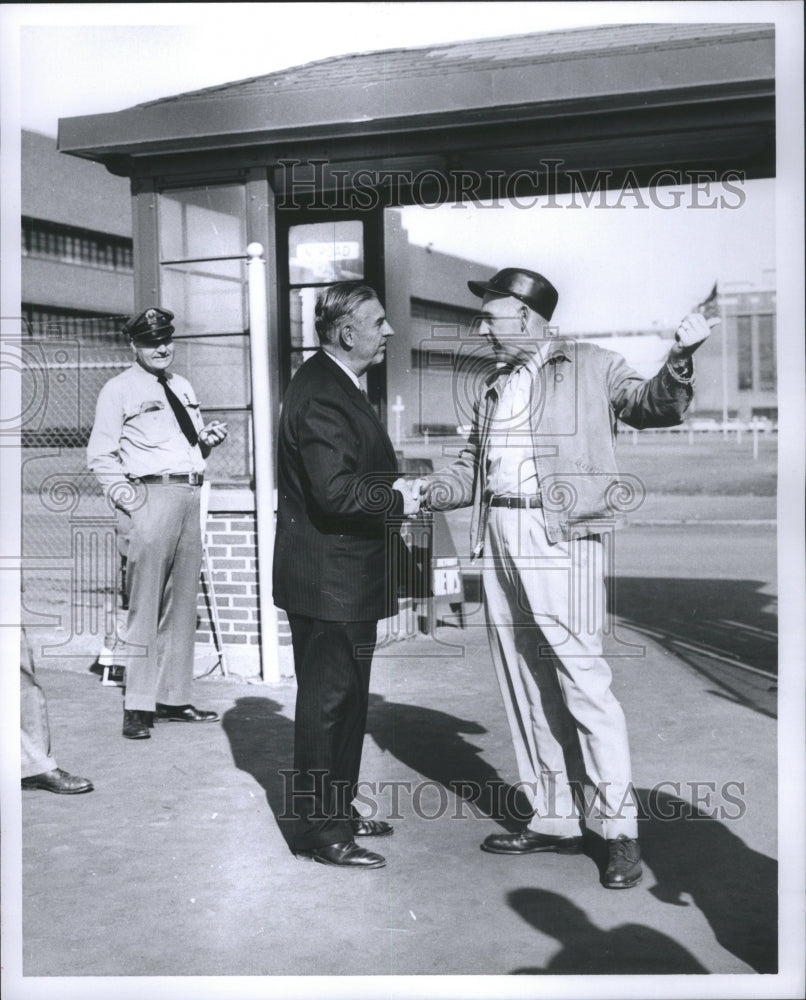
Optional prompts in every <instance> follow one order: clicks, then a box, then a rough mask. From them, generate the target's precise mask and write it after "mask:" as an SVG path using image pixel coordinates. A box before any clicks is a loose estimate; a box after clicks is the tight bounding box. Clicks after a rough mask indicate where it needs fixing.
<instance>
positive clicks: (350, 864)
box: [297, 840, 386, 868]
mask: <svg viewBox="0 0 806 1000" xmlns="http://www.w3.org/2000/svg"><path fill="white" fill-rule="evenodd" d="M297 857H298V858H303V859H304V860H305V861H318V862H319V864H320V865H336V866H337V867H338V868H383V866H384V865H385V864H386V858H384V857H382V856H381V855H380V854H375V853H374V852H373V851H365V850H364V848H363V847H359V846H358V844H356V842H355V841H354V840H345V841H344V842H343V843H341V844H326V845H325V846H323V847H314V848H312V849H311V850H309V851H297Z"/></svg>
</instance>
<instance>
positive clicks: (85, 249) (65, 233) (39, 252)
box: [22, 216, 133, 272]
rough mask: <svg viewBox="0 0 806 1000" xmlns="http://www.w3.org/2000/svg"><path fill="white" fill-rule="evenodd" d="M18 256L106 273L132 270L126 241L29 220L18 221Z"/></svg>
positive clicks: (54, 223)
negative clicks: (19, 237) (20, 222)
mask: <svg viewBox="0 0 806 1000" xmlns="http://www.w3.org/2000/svg"><path fill="white" fill-rule="evenodd" d="M22 255H23V257H39V258H44V259H48V260H55V261H59V262H60V263H62V264H81V265H84V266H85V267H99V268H103V269H104V270H107V271H126V272H130V271H132V270H133V254H132V241H131V239H129V238H128V237H126V236H114V235H112V234H111V233H100V232H95V231H94V230H91V229H80V228H78V227H77V226H64V225H61V223H58V222H46V221H45V220H43V219H33V218H31V217H30V216H23V218H22Z"/></svg>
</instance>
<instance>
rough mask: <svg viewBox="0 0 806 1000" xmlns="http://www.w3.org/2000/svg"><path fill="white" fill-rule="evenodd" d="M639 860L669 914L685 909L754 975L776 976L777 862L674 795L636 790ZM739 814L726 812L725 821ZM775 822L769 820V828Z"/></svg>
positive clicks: (735, 810) (736, 809) (721, 822)
mask: <svg viewBox="0 0 806 1000" xmlns="http://www.w3.org/2000/svg"><path fill="white" fill-rule="evenodd" d="M638 799H639V802H640V804H641V811H642V813H643V814H645V815H646V816H647V817H648V818H647V819H644V820H641V821H640V823H639V829H640V833H639V836H640V838H641V853H642V855H643V857H644V859H645V860H646V863H647V865H648V866H649V867H650V868H651V869H652V873H653V874H654V876H655V879H656V881H657V885H654V886H653V887H652V888H651V889H650V890H649V891H650V892H651V893H652V895H653V896H655V897H656V898H657V899H659V900H661V902H663V903H668V904H669V905H670V906H688V905H689V903H688V902H687V901H686V900H685V899H684V896H689V897H691V899H692V901H693V903H694V905H695V906H697V907H698V908H699V909H700V910H701V911H702V913H703V916H704V917H705V919H706V920H707V921H708V923H709V924H710V925H711V929H712V930H713V932H714V935H715V937H716V939H717V941H718V942H719V943H720V944H721V945H722V947H723V948H725V949H726V951H729V952H731V953H732V954H733V955H735V956H736V957H737V958H740V959H741V960H742V961H743V962H745V963H746V964H747V965H749V966H751V968H753V969H755V971H756V972H768V973H775V972H777V971H778V862H777V861H776V860H775V859H774V858H769V857H767V856H766V855H765V854H761V853H759V852H758V851H754V850H752V848H750V847H748V846H747V845H746V844H745V843H744V841H743V840H742V839H741V838H740V837H738V836H737V835H736V834H735V833H733V832H732V831H731V830H730V829H729V827H730V823H731V819H730V818H729V817H728V815H726V816H725V817H724V820H720V819H717V818H714V817H713V816H712V815H711V813H712V812H714V811H715V810H713V809H712V810H701V809H697V808H694V807H693V806H692V805H691V804H690V803H688V802H685V801H684V800H683V799H680V798H678V797H677V796H675V795H669V794H667V793H665V792H661V791H654V790H653V791H651V792H650V791H648V790H647V789H639V790H638ZM739 809H740V807H738V806H731V808H730V816H734V817H735V816H736V815H737V813H738V812H739ZM774 819H775V817H770V820H771V822H774Z"/></svg>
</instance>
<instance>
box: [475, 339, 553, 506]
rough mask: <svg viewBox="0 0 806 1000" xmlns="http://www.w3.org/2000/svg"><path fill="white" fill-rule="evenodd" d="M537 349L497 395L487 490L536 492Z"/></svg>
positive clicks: (507, 492) (514, 372)
mask: <svg viewBox="0 0 806 1000" xmlns="http://www.w3.org/2000/svg"><path fill="white" fill-rule="evenodd" d="M541 360H542V359H541V357H540V353H539V352H538V353H537V354H536V355H535V356H534V357H532V358H531V359H530V360H529V361H527V362H526V364H524V365H521V367H520V368H516V369H515V370H514V371H513V372H512V373H511V374H510V376H509V378H508V379H507V380H506V382H505V384H504V387H503V388H502V390H501V393H500V395H499V398H498V406H497V407H496V411H495V416H494V417H493V420H492V424H491V425H490V448H489V452H488V465H487V489H488V490H490V491H491V492H492V493H494V494H496V495H498V494H502V493H503V494H512V493H524V494H527V495H530V496H531V495H533V494H536V493H537V492H538V488H539V484H538V479H537V467H536V465H535V459H534V449H533V446H532V424H533V415H534V413H535V409H536V407H538V406H540V401H539V399H535V391H536V386H538V387H539V384H540V379H539V378H537V367H538V365H539V364H540V363H541Z"/></svg>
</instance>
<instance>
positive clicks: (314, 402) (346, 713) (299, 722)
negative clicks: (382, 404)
mask: <svg viewBox="0 0 806 1000" xmlns="http://www.w3.org/2000/svg"><path fill="white" fill-rule="evenodd" d="M316 332H317V335H318V337H319V341H320V343H321V345H322V347H321V350H320V351H318V352H317V353H316V354H315V355H314V356H313V357H311V358H309V359H308V361H306V362H305V364H304V365H303V366H302V368H300V370H299V371H298V372H297V374H296V375H295V376H294V378H293V379H292V381H291V384H290V385H289V387H288V391H287V393H286V395H285V398H284V400H283V408H282V415H281V418H280V429H279V438H278V511H277V536H276V541H275V550H274V601H275V604H277V606H278V607H281V608H283V609H285V611H286V613H287V615H288V620H289V623H290V625H291V637H292V642H293V648H294V665H295V670H296V675H297V685H298V690H297V703H296V715H295V736H294V781H293V785H292V802H293V808H294V813H295V815H296V817H297V823H296V830H295V836H294V844H293V846H294V850H295V853H296V854H297V856H299V857H304V858H308V859H312V860H314V861H318V862H320V863H322V864H328V865H337V866H340V867H350V868H380V867H382V866H383V865H384V864H385V863H386V862H385V860H384V858H383V857H382V856H381V855H380V854H376V853H375V852H373V851H367V850H365V849H363V848H361V847H359V846H358V845H357V844H356V842H355V839H354V838H355V837H356V836H388V835H389V834H391V833H392V832H393V829H392V827H391V826H390V825H389V824H388V823H383V822H380V821H374V820H367V819H362V818H361V817H360V816H359V814H358V812H357V811H356V810H355V807H354V806H353V804H352V802H353V798H354V795H355V788H356V784H357V782H358V773H359V768H360V764H361V750H362V746H363V740H364V732H365V729H366V719H367V703H368V697H369V675H370V666H371V662H372V654H373V652H374V649H375V640H376V633H377V624H378V620H379V619H380V618H384V617H386V616H388V615H390V614H392V613H394V611H395V610H396V607H395V605H396V597H395V590H394V585H393V583H392V580H391V577H390V568H391V564H392V562H393V560H392V559H391V558H390V557H391V546H390V544H389V539H391V537H392V533H393V526H394V522H395V520H396V519H397V521H398V522H399V521H400V519H401V518H402V517H404V516H406V515H408V514H413V513H415V512H416V510H417V508H418V505H419V502H418V500H416V499H415V498H414V496H413V494H412V493H411V491H410V490H409V489H408V488H407V486H406V484H405V483H404V481H403V480H402V479H399V478H398V474H397V462H396V457H395V451H394V447H393V446H392V443H391V441H390V440H389V436H388V434H387V433H386V430H385V428H384V427H383V425H382V424H381V422H380V420H379V419H378V417H377V415H376V413H375V411H374V409H373V408H372V406H371V405H370V403H369V401H368V400H367V398H366V396H365V394H364V392H363V390H362V388H361V384H360V381H359V379H360V377H361V376H362V375H363V374H364V373H365V372H366V371H367V370H368V369H369V368H371V367H372V366H373V365H377V364H380V363H381V362H382V361H383V359H384V355H385V352H386V340H387V338H388V337H390V336H392V334H393V332H394V331H393V330H392V328H391V327H390V326H389V324H388V323H387V321H386V314H385V312H384V309H383V306H382V305H381V303H380V302H379V301H378V298H377V295H376V293H375V291H374V290H373V289H372V288H370V287H369V286H368V285H363V284H361V283H357V282H340V283H338V284H335V285H331V286H330V287H329V288H327V289H325V290H324V291H323V292H322V293H321V294H320V296H319V299H318V301H317V304H316Z"/></svg>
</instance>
